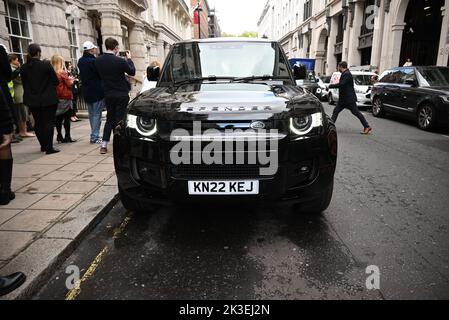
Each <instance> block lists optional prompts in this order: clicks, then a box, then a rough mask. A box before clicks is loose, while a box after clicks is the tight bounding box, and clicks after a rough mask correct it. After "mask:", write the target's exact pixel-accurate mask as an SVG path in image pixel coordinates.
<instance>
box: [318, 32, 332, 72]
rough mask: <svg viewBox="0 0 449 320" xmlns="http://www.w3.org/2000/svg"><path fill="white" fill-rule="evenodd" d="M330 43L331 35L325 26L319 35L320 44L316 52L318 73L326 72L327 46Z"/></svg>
mask: <svg viewBox="0 0 449 320" xmlns="http://www.w3.org/2000/svg"><path fill="white" fill-rule="evenodd" d="M328 43H329V36H328V32H327V29H326V28H323V29H322V30H321V32H320V36H319V37H318V45H317V47H316V48H317V49H316V53H315V59H316V65H315V72H316V74H320V75H325V74H326V64H327V61H326V60H327V48H328Z"/></svg>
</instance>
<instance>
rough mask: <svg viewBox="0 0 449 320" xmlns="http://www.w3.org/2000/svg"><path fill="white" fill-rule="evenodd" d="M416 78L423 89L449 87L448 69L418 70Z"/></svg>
mask: <svg viewBox="0 0 449 320" xmlns="http://www.w3.org/2000/svg"><path fill="white" fill-rule="evenodd" d="M418 77H419V82H420V84H421V86H423V87H449V68H445V67H439V68H435V67H433V68H425V67H424V68H419V73H418Z"/></svg>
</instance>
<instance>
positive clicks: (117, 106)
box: [95, 38, 136, 154]
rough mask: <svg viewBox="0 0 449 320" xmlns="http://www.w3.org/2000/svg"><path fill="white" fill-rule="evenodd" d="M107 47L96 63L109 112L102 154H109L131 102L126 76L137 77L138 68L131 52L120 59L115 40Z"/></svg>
mask: <svg viewBox="0 0 449 320" xmlns="http://www.w3.org/2000/svg"><path fill="white" fill-rule="evenodd" d="M105 46H106V50H107V51H106V53H105V54H104V55H102V56H101V57H99V58H98V59H97V61H96V62H95V65H96V67H97V69H98V72H99V74H100V77H101V79H102V80H103V86H104V94H105V103H106V109H107V112H108V113H107V117H106V125H105V128H104V133H103V142H102V144H101V149H100V153H101V154H106V153H107V152H108V143H109V141H110V139H111V133H112V131H113V130H114V129H115V127H116V126H117V124H118V122H120V121H121V120H123V118H124V117H125V113H126V107H127V106H128V102H129V91H130V90H131V88H130V84H129V82H128V80H127V79H126V75H129V76H135V75H136V68H135V66H134V63H133V61H132V60H131V54H130V52H129V51H127V52H126V55H125V56H124V57H123V58H120V57H118V56H117V55H118V54H119V52H120V48H119V43H118V41H117V40H115V39H114V38H107V39H106V41H105Z"/></svg>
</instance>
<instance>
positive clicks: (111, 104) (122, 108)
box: [103, 96, 129, 142]
mask: <svg viewBox="0 0 449 320" xmlns="http://www.w3.org/2000/svg"><path fill="white" fill-rule="evenodd" d="M104 101H105V103H106V109H107V110H108V115H107V117H106V125H105V126H104V132H103V141H105V142H109V141H111V133H112V131H113V130H114V129H115V127H116V126H117V124H118V123H119V122H120V121H122V120H123V119H124V118H125V114H126V108H127V107H128V102H129V97H128V96H125V97H106V98H105V100H104Z"/></svg>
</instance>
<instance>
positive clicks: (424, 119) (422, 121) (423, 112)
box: [418, 105, 433, 129]
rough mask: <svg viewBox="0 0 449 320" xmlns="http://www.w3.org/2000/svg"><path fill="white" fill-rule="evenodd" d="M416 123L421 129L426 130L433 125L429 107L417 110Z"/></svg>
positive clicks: (431, 110) (431, 112) (431, 111)
mask: <svg viewBox="0 0 449 320" xmlns="http://www.w3.org/2000/svg"><path fill="white" fill-rule="evenodd" d="M418 123H419V126H420V127H421V128H422V129H428V128H429V127H430V126H431V125H432V123H433V109H432V107H431V106H428V105H427V106H424V107H422V108H421V109H420V110H419V115H418Z"/></svg>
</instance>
